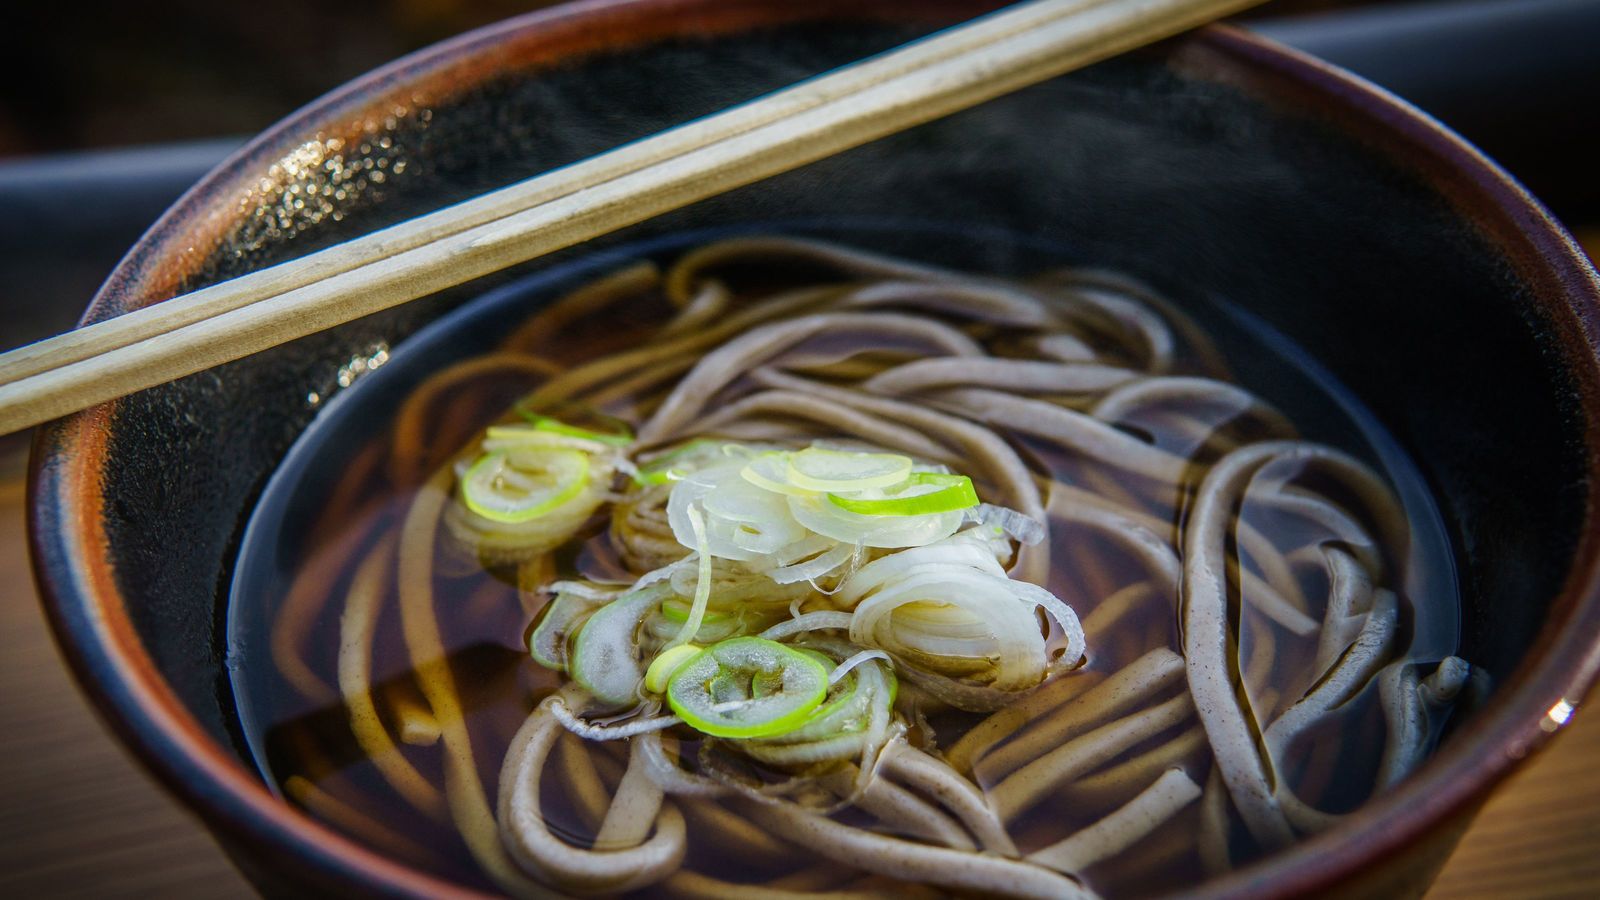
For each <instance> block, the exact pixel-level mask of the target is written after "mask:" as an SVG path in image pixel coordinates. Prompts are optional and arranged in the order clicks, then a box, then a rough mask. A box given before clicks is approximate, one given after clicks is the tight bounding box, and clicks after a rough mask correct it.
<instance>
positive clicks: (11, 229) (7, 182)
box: [0, 138, 244, 347]
mask: <svg viewBox="0 0 1600 900" xmlns="http://www.w3.org/2000/svg"><path fill="white" fill-rule="evenodd" d="M243 142H244V139H243V138H224V139H217V140H211V141H202V142H197V143H192V144H162V145H158V146H154V147H142V148H134V149H125V150H103V151H93V152H88V153H71V154H62V155H59V156H50V157H44V158H41V159H36V160H27V161H22V162H10V163H5V162H0V209H4V210H5V211H6V213H7V214H6V215H3V216H0V310H3V311H4V314H3V316H0V323H3V324H0V347H4V346H8V345H10V344H13V343H20V342H22V341H24V340H29V339H32V338H35V337H40V336H43V335H45V334H50V333H53V332H57V331H62V330H64V329H66V328H68V327H70V326H71V324H72V322H73V320H74V319H75V318H76V316H77V315H78V314H79V313H80V312H82V307H83V306H84V305H85V304H86V303H87V302H88V299H89V297H91V296H93V294H94V291H95V288H97V287H99V286H100V282H101V280H103V279H104V278H105V276H106V273H107V272H109V271H111V267H112V266H113V265H115V264H116V262H117V260H118V259H119V258H121V256H122V254H123V252H124V251H126V250H127V249H128V247H129V246H130V245H131V244H132V243H133V242H134V240H135V239H136V238H137V237H138V236H139V235H140V234H142V233H143V232H144V230H145V229H146V228H148V227H149V226H150V223H151V222H153V221H155V218H156V217H157V216H158V215H160V214H161V211H162V210H163V209H165V208H166V207H167V206H168V205H169V204H171V203H172V201H173V200H174V199H176V198H177V196H178V195H179V194H181V193H183V191H184V189H185V188H187V187H189V185H191V184H194V182H195V180H196V179H198V178H199V177H200V176H201V175H202V174H204V173H205V172H206V171H207V170H209V169H210V168H211V167H212V166H215V165H216V164H217V163H218V162H219V161H221V159H222V158H223V157H224V156H226V155H227V154H228V153H229V152H231V151H232V150H233V149H234V148H235V147H237V146H239V145H240V144H241V143H243Z"/></svg>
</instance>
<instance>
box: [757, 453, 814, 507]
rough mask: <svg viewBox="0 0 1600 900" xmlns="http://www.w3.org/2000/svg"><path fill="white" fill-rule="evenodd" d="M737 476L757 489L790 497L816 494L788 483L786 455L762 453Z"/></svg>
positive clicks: (787, 459) (787, 455)
mask: <svg viewBox="0 0 1600 900" xmlns="http://www.w3.org/2000/svg"><path fill="white" fill-rule="evenodd" d="M739 476H740V477H741V478H743V479H744V480H745V481H748V482H750V483H751V484H753V485H755V486H756V487H758V488H764V489H766V490H769V491H772V492H774V493H778V494H787V495H788V496H791V497H810V496H812V495H813V494H815V493H816V491H813V490H810V489H808V488H803V487H800V486H798V485H794V484H791V483H790V482H789V454H788V453H763V454H761V455H759V456H757V457H756V458H755V459H752V460H750V463H749V465H746V466H745V467H744V468H743V469H740V470H739Z"/></svg>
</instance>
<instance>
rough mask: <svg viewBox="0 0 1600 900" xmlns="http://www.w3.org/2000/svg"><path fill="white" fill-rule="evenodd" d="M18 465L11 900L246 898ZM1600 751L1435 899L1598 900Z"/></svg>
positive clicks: (10, 715)
mask: <svg viewBox="0 0 1600 900" xmlns="http://www.w3.org/2000/svg"><path fill="white" fill-rule="evenodd" d="M1586 237H1587V238H1588V240H1586V242H1585V243H1586V246H1588V247H1589V248H1590V252H1591V253H1594V252H1595V251H1596V250H1597V249H1600V232H1593V233H1590V234H1588V235H1586ZM21 469H22V443H21V442H20V441H17V440H15V439H12V440H9V441H0V897H3V898H25V897H26V898H32V897H151V896H159V897H169V896H170V897H184V898H197V900H204V898H212V897H237V896H247V895H248V894H249V892H250V889H249V886H248V885H247V884H246V883H245V882H244V881H243V879H241V878H240V877H239V875H238V874H237V873H236V872H235V871H234V870H233V868H232V867H231V866H230V865H229V863H228V861H227V860H226V858H224V856H223V855H222V852H221V851H220V850H219V849H218V848H217V846H216V844H215V843H214V842H213V841H212V840H211V838H210V837H209V836H208V835H207V834H206V832H205V830H204V829H203V828H202V827H201V826H200V824H199V822H198V821H196V819H195V818H194V817H193V816H192V815H190V814H189V812H188V811H187V810H186V809H184V808H182V807H180V806H179V805H178V804H177V803H176V802H175V801H173V800H172V799H171V798H170V797H168V796H167V795H166V794H164V793H163V792H162V791H161V789H160V788H158V787H157V786H156V785H155V784H154V783H153V782H152V781H151V779H150V777H149V776H147V775H146V774H145V773H144V771H143V770H142V769H140V768H139V767H138V766H137V765H136V764H135V763H134V762H133V761H132V760H131V759H130V758H129V757H128V755H127V754H126V753H125V752H124V751H123V750H122V748H121V747H120V746H119V745H118V744H117V743H116V742H115V741H114V740H113V739H112V737H111V736H110V734H109V733H108V732H107V731H106V730H105V728H104V727H103V726H102V725H101V723H100V722H99V721H98V719H96V717H95V715H94V713H93V712H92V711H91V710H90V709H89V707H88V705H87V704H86V703H85V701H84V700H83V698H82V697H81V695H80V694H79V693H78V691H77V689H76V686H75V685H74V684H73V683H72V680H71V678H70V676H69V675H68V673H67V671H66V668H65V666H64V665H63V663H62V661H61V658H60V655H59V653H58V652H57V650H56V648H55V644H54V642H53V640H52V639H51V637H50V634H49V631H48V629H47V627H46V626H45V623H44V620H43V617H42V615H41V614H40V611H39V604H38V600H37V598H36V597H35V596H34V592H33V584H32V576H31V573H30V571H29V568H28V561H27V550H26V547H25V545H24V541H23V490H22V481H21ZM1590 700H1591V701H1600V692H1597V693H1596V694H1594V695H1592V696H1591V697H1590ZM1586 705H1587V704H1586ZM1597 761H1600V713H1595V714H1585V712H1579V713H1578V714H1577V715H1575V716H1574V717H1573V723H1572V724H1571V725H1570V726H1569V727H1568V728H1567V729H1566V730H1565V731H1564V733H1562V734H1561V735H1559V736H1558V737H1557V738H1556V740H1555V741H1554V742H1553V743H1552V744H1551V746H1550V747H1549V748H1548V749H1547V750H1545V751H1544V752H1542V753H1540V754H1539V755H1538V756H1536V757H1535V758H1533V759H1532V760H1530V761H1529V762H1528V763H1527V765H1526V766H1525V767H1524V768H1523V769H1522V770H1521V771H1520V772H1519V773H1518V774H1517V775H1516V776H1515V777H1513V778H1512V780H1511V781H1510V783H1508V784H1507V785H1505V786H1504V787H1503V788H1502V789H1501V790H1500V791H1499V793H1498V794H1497V795H1496V796H1495V797H1494V799H1493V800H1491V802H1490V803H1489V805H1488V807H1487V808H1486V809H1485V810H1484V811H1483V813H1482V814H1481V815H1480V816H1479V817H1478V820H1477V822H1476V823H1475V824H1474V825H1473V827H1472V830H1471V831H1469V832H1468V833H1467V836H1466V838H1465V840H1463V841H1462V843H1461V846H1460V848H1459V849H1458V850H1457V851H1456V854H1455V855H1454V856H1453V857H1452V858H1451V860H1450V863H1449V865H1448V866H1446V868H1445V870H1444V872H1443V873H1442V874H1441V875H1440V877H1439V880H1438V882H1437V883H1436V884H1435V885H1434V888H1433V890H1432V892H1430V894H1429V895H1428V896H1429V898H1430V900H1458V898H1485V900H1487V898H1494V900H1499V898H1524V897H1537V898H1558V897H1559V898H1566V897H1572V898H1579V897H1600V766H1597V765H1596V762H1597Z"/></svg>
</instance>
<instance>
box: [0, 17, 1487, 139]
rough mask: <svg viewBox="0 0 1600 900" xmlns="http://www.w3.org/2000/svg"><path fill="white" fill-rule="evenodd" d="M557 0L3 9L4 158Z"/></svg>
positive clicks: (179, 114) (210, 118) (243, 105)
mask: <svg viewBox="0 0 1600 900" xmlns="http://www.w3.org/2000/svg"><path fill="white" fill-rule="evenodd" d="M555 2H557V0H340V2H338V3H328V2H323V0H267V2H264V3H237V2H221V3H219V2H216V0H163V2H160V3H126V2H111V0H87V2H86V0H68V2H60V3H30V2H22V0H18V2H6V3H0V7H3V8H4V10H5V11H4V13H3V14H0V157H3V156H15V155H21V154H38V153H59V152H63V151H69V150H83V149H88V148H91V147H116V146H128V145H135V144H153V143H161V142H167V141H183V140H193V139H196V138H210V137H215V136H216V135H219V134H252V133H254V132H257V131H260V130H261V129H263V128H265V127H266V126H268V125H270V124H271V123H273V122H275V121H277V120H279V119H281V118H283V117H284V116H285V115H288V114H289V113H290V112H291V111H293V110H294V109H296V108H297V107H299V106H301V105H303V104H305V103H306V102H307V101H309V100H311V99H312V98H313V97H316V96H318V95H320V94H322V93H323V92H325V91H327V90H328V89H330V88H332V87H334V86H336V85H339V84H343V83H345V82H346V81H349V80H350V79H352V78H354V77H355V76H357V75H359V74H361V73H362V72H366V71H368V70H370V69H373V68H376V67H377V66H380V65H382V64H384V63H386V62H388V61H389V60H392V59H394V58H396V57H398V56H400V55H402V54H405V53H408V52H410V51H412V50H415V49H417V48H420V47H425V46H427V45H428V44H432V43H434V42H435V41H438V40H440V39H442V38H446V37H449V36H451V35H454V34H460V33H461V32H463V31H467V30H470V29H472V28H476V27H478V26H480V25H485V24H488V23H490V22H494V21H498V20H500V19H504V18H507V17H510V16H514V15H516V14H518V13H523V12H527V11H528V10H531V9H537V8H539V7H543V6H551V5H553V4H554V3H555ZM868 2H870V0H868ZM1372 2H1379V0H1275V2H1273V3H1270V4H1268V5H1267V7H1266V9H1267V11H1268V13H1269V14H1271V15H1290V14H1296V13H1303V12H1308V11H1313V10H1326V9H1332V8H1336V7H1349V6H1358V5H1363V4H1366V3H1372ZM1507 2H1516V0H1507Z"/></svg>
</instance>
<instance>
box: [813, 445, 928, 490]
mask: <svg viewBox="0 0 1600 900" xmlns="http://www.w3.org/2000/svg"><path fill="white" fill-rule="evenodd" d="M911 465H912V463H911V457H909V456H901V455H900V454H898V453H856V452H853V451H848V450H829V449H827V448H824V447H807V448H806V449H804V450H800V451H797V452H795V453H791V454H789V470H788V483H789V484H792V485H794V486H796V487H801V488H805V489H806V490H810V491H819V492H824V493H832V492H840V493H843V492H848V491H866V490H872V489H873V488H886V487H890V486H891V485H896V484H899V483H900V482H902V481H905V480H906V476H907V475H910V474H911Z"/></svg>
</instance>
